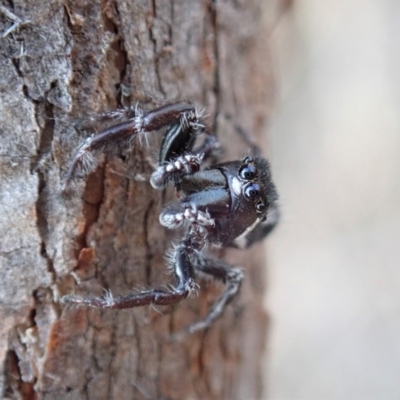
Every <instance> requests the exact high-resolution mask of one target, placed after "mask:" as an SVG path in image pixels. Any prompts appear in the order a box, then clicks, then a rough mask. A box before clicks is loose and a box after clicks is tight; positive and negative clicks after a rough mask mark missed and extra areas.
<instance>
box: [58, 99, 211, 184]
mask: <svg viewBox="0 0 400 400" xmlns="http://www.w3.org/2000/svg"><path fill="white" fill-rule="evenodd" d="M130 113H132V114H133V115H132V117H131V118H130V119H129V120H128V121H125V122H121V123H118V124H115V125H112V126H110V127H108V128H106V129H104V130H103V131H101V132H99V133H97V134H94V135H92V136H90V137H89V138H87V139H86V140H85V141H84V142H83V144H82V145H81V146H80V147H79V148H78V150H77V151H76V153H75V155H74V157H73V158H72V160H71V162H70V164H69V167H68V171H67V173H66V176H65V178H64V185H63V186H64V188H66V187H67V185H68V183H69V182H70V180H71V179H72V177H73V176H74V175H75V174H76V172H77V171H79V170H81V171H83V172H87V171H88V170H90V169H92V168H93V165H95V159H94V157H93V154H94V153H95V152H98V151H105V150H107V149H110V148H113V147H115V146H116V145H118V144H121V143H127V142H130V141H132V140H133V138H135V137H136V136H139V138H141V137H145V138H146V135H147V134H148V133H149V132H152V131H156V130H159V129H161V128H164V127H167V126H168V127H169V128H168V130H167V132H166V134H165V136H164V141H165V140H167V139H168V140H169V141H170V142H171V144H170V145H169V146H167V148H168V151H167V152H166V154H165V155H164V159H165V160H167V161H169V160H171V159H172V157H173V155H174V153H175V152H176V148H177V147H179V148H183V149H185V148H188V150H189V151H190V150H191V146H192V145H193V143H194V139H195V136H196V134H197V131H198V130H201V129H203V128H204V126H203V125H202V123H201V122H200V116H199V113H198V112H197V111H196V109H195V107H194V106H193V105H192V104H190V103H184V102H180V103H174V104H168V105H165V106H162V107H159V108H156V109H154V110H151V111H148V112H145V111H143V110H141V109H139V108H138V107H137V108H135V109H131V110H130ZM109 114H110V113H109ZM174 132H176V134H175V135H174V134H173V133H174Z"/></svg>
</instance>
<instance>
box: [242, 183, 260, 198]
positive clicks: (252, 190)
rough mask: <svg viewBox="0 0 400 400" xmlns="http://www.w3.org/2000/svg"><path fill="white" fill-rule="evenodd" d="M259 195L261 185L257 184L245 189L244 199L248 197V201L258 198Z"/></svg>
mask: <svg viewBox="0 0 400 400" xmlns="http://www.w3.org/2000/svg"><path fill="white" fill-rule="evenodd" d="M259 194H260V185H258V184H257V183H252V184H250V185H247V187H246V188H245V189H244V197H246V199H247V200H252V199H255V198H256V197H257V196H259Z"/></svg>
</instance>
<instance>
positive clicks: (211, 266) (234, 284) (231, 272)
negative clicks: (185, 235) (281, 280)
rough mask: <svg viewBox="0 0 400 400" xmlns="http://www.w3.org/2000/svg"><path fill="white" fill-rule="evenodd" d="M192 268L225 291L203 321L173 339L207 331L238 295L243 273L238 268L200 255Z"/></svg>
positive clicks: (186, 328)
mask: <svg viewBox="0 0 400 400" xmlns="http://www.w3.org/2000/svg"><path fill="white" fill-rule="evenodd" d="M193 267H194V269H195V271H196V272H199V273H203V274H207V275H209V276H211V277H213V278H214V279H216V280H218V281H220V282H222V283H224V284H225V285H226V289H225V292H224V293H223V294H222V296H221V297H220V298H219V299H218V300H217V301H216V302H215V304H214V305H213V306H212V308H211V309H210V311H209V312H208V314H207V316H206V317H205V318H204V319H203V320H201V321H198V322H195V323H193V324H191V325H189V326H187V327H185V328H184V329H182V330H181V331H180V332H178V333H176V334H175V335H174V336H173V338H174V339H179V338H180V337H182V336H184V335H185V334H191V333H194V332H197V331H201V330H203V329H207V328H209V327H210V326H211V325H213V323H214V322H215V321H216V320H217V319H218V318H220V317H221V315H222V314H223V312H224V310H225V307H226V306H227V305H228V303H229V302H231V301H232V300H233V298H234V297H235V296H236V295H237V294H238V293H239V290H240V286H241V283H242V280H243V272H242V270H241V269H240V268H237V267H233V266H231V265H229V264H228V263H226V262H224V261H221V260H214V259H211V258H205V257H203V256H201V255H200V254H197V255H196V262H195V263H193Z"/></svg>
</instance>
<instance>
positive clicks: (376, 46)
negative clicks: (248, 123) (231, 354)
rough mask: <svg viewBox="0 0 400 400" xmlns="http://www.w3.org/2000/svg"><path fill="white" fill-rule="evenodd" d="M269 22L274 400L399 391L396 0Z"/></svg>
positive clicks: (327, 3)
mask: <svg viewBox="0 0 400 400" xmlns="http://www.w3.org/2000/svg"><path fill="white" fill-rule="evenodd" d="M287 4H288V5H290V7H289V9H288V10H287V11H286V12H285V13H284V14H283V15H281V17H280V18H279V19H277V20H276V21H275V23H274V24H271V23H269V26H271V29H272V40H273V48H274V54H273V57H272V58H273V59H274V62H275V74H276V77H277V79H278V85H277V89H276V90H277V101H276V109H275V110H274V112H273V113H272V115H273V117H272V119H271V120H270V126H269V128H268V132H269V147H268V148H269V157H270V159H271V161H272V166H273V172H274V176H275V181H276V183H277V185H278V189H279V192H280V196H281V199H280V203H281V209H282V221H281V224H280V226H279V228H278V229H277V231H276V232H275V233H274V235H272V237H271V238H270V239H269V240H268V260H269V283H268V285H269V288H268V298H267V299H266V307H267V309H268V312H269V313H270V317H271V327H270V337H269V338H268V343H269V345H268V346H269V348H268V355H267V367H266V380H267V384H266V386H267V390H268V393H267V394H266V398H269V399H271V400H279V399H280V400H289V399H307V400H308V399H327V400H331V399H332V400H336V399H360V400H361V399H362V400H366V399H399V398H400V1H398V0H351V1H349V0H324V1H321V0H295V1H293V2H290V3H289V2H287Z"/></svg>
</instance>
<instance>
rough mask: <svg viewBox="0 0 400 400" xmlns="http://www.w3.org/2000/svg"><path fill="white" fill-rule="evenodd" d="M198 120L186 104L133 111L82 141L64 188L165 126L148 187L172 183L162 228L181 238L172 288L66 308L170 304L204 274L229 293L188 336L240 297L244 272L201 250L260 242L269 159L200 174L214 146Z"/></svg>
mask: <svg viewBox="0 0 400 400" xmlns="http://www.w3.org/2000/svg"><path fill="white" fill-rule="evenodd" d="M199 114H200V113H198V112H197V110H196V109H195V108H194V106H193V105H192V104H190V103H186V102H179V103H174V104H169V105H165V106H162V107H159V108H156V109H154V110H151V111H148V112H145V111H143V110H141V109H139V108H138V107H136V108H135V109H128V110H120V111H114V112H110V113H105V114H103V115H102V118H104V119H109V118H114V117H120V116H125V117H127V121H126V122H122V123H118V124H115V125H112V126H110V127H109V128H107V129H105V130H103V131H101V132H99V133H97V134H95V135H92V136H91V137H89V138H88V139H86V141H85V142H84V143H83V144H82V145H81V146H80V147H79V148H78V149H77V151H76V153H75V156H74V157H73V159H72V161H71V162H70V165H69V168H68V172H67V175H66V179H65V185H68V182H69V181H70V180H71V179H73V177H74V176H75V175H76V173H77V171H78V170H83V171H86V170H87V169H88V168H89V167H90V166H91V165H92V164H93V160H94V158H93V153H95V152H96V151H97V152H98V151H104V150H106V149H107V148H110V147H113V146H115V144H116V143H121V142H129V141H131V140H132V139H133V138H134V137H136V136H139V137H145V136H146V135H147V134H148V133H149V132H151V131H155V130H160V129H162V128H166V130H165V134H164V138H163V141H162V144H161V148H160V154H159V160H158V167H157V168H156V170H155V171H154V172H153V174H152V175H151V179H150V183H151V185H152V186H153V187H154V188H155V189H162V188H164V187H165V186H166V185H167V184H168V183H170V182H171V183H173V184H174V185H175V189H176V193H177V198H178V200H177V201H176V202H173V203H171V204H168V205H167V206H166V207H165V208H164V209H163V211H162V212H161V214H160V223H161V224H162V225H163V226H165V227H166V228H168V229H176V228H181V230H182V231H183V235H182V237H181V240H180V241H179V243H178V244H176V245H174V246H173V249H172V251H171V252H170V254H169V257H168V258H169V262H170V263H171V267H172V269H173V271H174V274H175V278H176V281H177V283H176V285H175V286H173V287H172V288H171V289H166V290H156V289H154V290H146V291H142V292H139V293H138V292H132V293H128V294H126V295H122V296H115V297H114V296H112V295H111V293H109V292H108V293H107V294H106V295H105V296H103V297H96V296H86V297H81V296H77V295H67V296H64V297H63V298H62V301H63V302H64V303H76V304H82V305H86V306H92V307H99V308H132V307H137V306H143V305H148V304H157V305H168V304H174V303H177V302H179V301H181V300H183V299H185V298H186V297H187V296H188V295H189V294H190V293H191V292H194V291H196V290H197V288H198V285H197V284H196V281H195V278H196V276H197V275H204V274H205V275H208V276H211V277H212V278H214V279H216V280H218V281H221V282H223V283H224V284H225V285H226V290H225V292H224V293H223V294H222V296H221V297H220V298H219V299H218V300H217V301H216V303H215V304H214V306H213V307H212V308H211V310H210V311H209V313H208V315H207V316H206V317H205V318H204V319H203V320H201V321H198V322H196V323H194V324H192V325H190V326H188V327H187V328H185V330H184V332H187V333H192V332H196V331H198V330H201V329H205V328H207V327H209V326H211V325H212V323H213V322H214V321H215V320H216V319H217V318H219V317H220V316H221V315H222V313H223V310H224V308H225V306H226V305H227V304H228V303H229V302H230V301H231V300H232V299H233V297H234V296H235V295H237V293H238V292H239V289H240V284H241V281H242V279H243V273H242V270H241V269H239V268H237V267H233V266H230V265H229V264H227V263H225V262H224V261H221V260H215V259H212V258H210V257H208V256H207V255H206V254H205V249H206V247H207V246H208V245H214V246H217V247H221V246H225V247H226V246H231V247H237V248H247V247H249V246H251V245H252V244H253V243H255V242H258V241H260V240H261V239H263V238H264V237H265V236H266V235H267V234H268V233H269V232H270V231H271V230H272V229H273V228H274V227H275V225H276V224H277V222H278V218H279V212H278V208H277V193H276V190H275V186H274V184H273V183H272V179H271V172H270V167H269V164H268V161H267V160H265V159H264V158H262V157H259V155H258V154H254V155H253V154H252V155H251V156H247V157H245V158H244V159H242V160H235V161H229V162H225V163H220V164H215V165H211V166H209V167H206V168H202V163H203V162H204V160H205V159H206V158H207V157H209V156H210V154H212V152H213V150H214V149H215V148H217V146H218V145H217V141H216V138H215V136H212V135H210V134H208V133H207V132H206V130H205V126H204V124H203V123H202V119H201V116H200V115H199ZM200 134H204V136H205V140H204V142H203V143H202V144H201V145H200V146H198V147H197V148H195V147H194V145H195V141H196V139H197V137H198V136H199V135H200ZM253 150H254V151H253V152H254V153H258V151H257V150H256V149H253Z"/></svg>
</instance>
